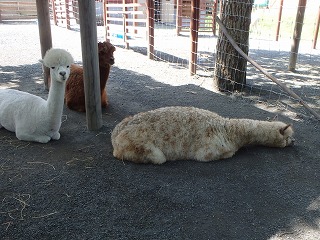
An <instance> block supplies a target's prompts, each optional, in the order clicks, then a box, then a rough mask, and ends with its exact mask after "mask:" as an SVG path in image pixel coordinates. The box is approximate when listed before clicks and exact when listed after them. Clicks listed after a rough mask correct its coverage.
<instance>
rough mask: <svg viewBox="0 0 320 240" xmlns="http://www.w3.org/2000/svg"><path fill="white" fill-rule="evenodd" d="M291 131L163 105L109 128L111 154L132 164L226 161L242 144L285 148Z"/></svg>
mask: <svg viewBox="0 0 320 240" xmlns="http://www.w3.org/2000/svg"><path fill="white" fill-rule="evenodd" d="M292 135H293V130H292V127H291V126H290V125H288V124H285V123H283V122H267V121H258V120H251V119H228V118H223V117H221V116H219V115H218V114H216V113H213V112H210V111H207V110H203V109H198V108H194V107H165V108H160V109H156V110H153V111H148V112H144V113H139V114H136V115H134V116H131V117H127V118H125V119H124V120H123V121H122V122H120V123H119V124H118V125H117V126H116V127H115V128H114V130H113V132H112V134H111V140H112V145H113V155H114V156H115V157H116V158H118V159H121V160H123V159H124V160H130V161H133V162H137V163H155V164H162V163H164V162H166V161H167V160H187V159H193V160H198V161H212V160H217V159H224V158H229V157H231V156H233V155H234V154H235V152H236V151H237V150H238V149H239V148H241V147H242V146H244V145H249V144H253V145H264V146H269V147H281V148H283V147H286V146H289V145H292V144H293V141H294V139H293V137H292Z"/></svg>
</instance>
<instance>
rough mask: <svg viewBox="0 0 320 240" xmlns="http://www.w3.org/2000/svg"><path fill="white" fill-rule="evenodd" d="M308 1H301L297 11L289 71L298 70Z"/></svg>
mask: <svg viewBox="0 0 320 240" xmlns="http://www.w3.org/2000/svg"><path fill="white" fill-rule="evenodd" d="M306 4H307V0H299V5H298V10H297V17H296V24H295V27H294V32H293V40H292V44H291V53H290V59H289V67H288V69H289V71H294V70H295V69H296V64H297V57H298V51H299V44H300V38H301V32H302V25H303V19H304V12H305V10H306Z"/></svg>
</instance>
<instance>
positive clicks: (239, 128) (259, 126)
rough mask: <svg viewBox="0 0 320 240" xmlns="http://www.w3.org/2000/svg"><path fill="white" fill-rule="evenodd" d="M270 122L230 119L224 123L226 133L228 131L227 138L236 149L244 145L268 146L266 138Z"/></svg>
mask: <svg viewBox="0 0 320 240" xmlns="http://www.w3.org/2000/svg"><path fill="white" fill-rule="evenodd" d="M271 124H272V123H271V122H266V121H258V120H251V119H230V120H227V123H226V131H230V132H229V133H228V136H232V139H231V137H230V140H232V141H234V142H235V143H236V144H237V145H238V147H242V146H245V145H249V144H250V145H268V140H270V139H269V138H268V137H265V136H266V135H267V134H268V133H269V132H270V131H271V129H270V125H271Z"/></svg>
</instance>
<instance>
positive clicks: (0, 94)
mask: <svg viewBox="0 0 320 240" xmlns="http://www.w3.org/2000/svg"><path fill="white" fill-rule="evenodd" d="M41 62H42V63H43V64H44V65H45V66H46V67H49V68H50V74H51V78H52V81H51V88H50V91H49V96H48V100H44V99H42V98H41V97H38V96H35V95H32V94H30V93H27V92H22V91H18V90H14V89H0V128H1V127H4V128H6V129H7V130H9V131H12V132H15V133H16V136H17V138H18V139H20V140H24V141H34V142H40V143H47V142H49V141H50V140H51V139H55V140H58V139H59V138H60V133H59V129H60V126H61V117H62V111H63V102H64V93H65V84H66V81H67V79H68V77H69V74H70V65H71V64H72V63H73V58H72V56H71V55H70V53H68V52H67V51H65V50H63V49H50V50H49V51H47V53H46V55H45V57H44V59H43V60H41Z"/></svg>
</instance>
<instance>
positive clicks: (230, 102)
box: [0, 25, 320, 240]
mask: <svg viewBox="0 0 320 240" xmlns="http://www.w3.org/2000/svg"><path fill="white" fill-rule="evenodd" d="M1 27H4V26H1V25H0V33H1ZM6 31H7V30H6ZM11 31H14V28H13V27H11ZM35 31H36V30H35ZM24 41H28V39H27V38H25V39H24ZM6 44H7V45H6V46H7V47H9V48H10V46H11V45H10V44H9V43H6ZM12 44H14V43H12ZM37 44H38V43H37ZM8 45H9V46H8ZM1 48H2V47H1ZM2 49H3V48H2ZM26 50H27V51H29V49H26ZM12 51H14V50H12ZM12 51H11V53H12ZM21 51H22V52H21V55H22V56H23V54H24V52H23V50H21ZM8 52H9V53H6V54H7V55H3V53H2V56H1V58H2V60H1V64H0V87H12V88H16V89H20V90H24V91H28V92H31V93H34V94H37V95H39V96H43V97H44V98H45V97H46V96H47V92H46V91H45V90H44V89H43V84H42V82H41V78H42V71H41V66H40V64H39V63H36V62H35V61H30V63H24V62H23V63H21V64H19V63H12V62H11V63H10V64H9V63H8V64H6V59H9V56H10V51H9V50H8ZM37 54H38V53H37ZM117 54H118V56H116V64H115V66H113V68H112V71H111V75H110V79H109V82H108V86H107V88H108V94H109V98H110V107H109V108H108V109H107V110H104V111H103V127H102V128H101V129H100V130H98V131H88V130H87V127H86V116H85V114H84V113H77V112H73V111H71V110H69V109H64V113H63V123H62V126H61V130H60V133H61V139H60V140H58V141H50V142H49V143H47V144H38V143H32V142H23V141H19V140H17V139H16V137H15V135H14V133H11V132H8V131H7V130H5V129H0V200H1V201H0V239H10V240H11V239H227V240H228V239H237V240H239V239H243V240H248V239H272V240H274V239H319V238H320V182H319V179H320V161H319V160H320V142H319V138H320V128H319V123H318V122H316V121H315V120H312V119H309V118H304V119H300V118H294V117H289V116H291V115H290V114H286V113H285V112H274V111H271V110H268V109H262V108H260V107H258V106H257V105H255V104H252V103H251V102H248V101H245V100H242V99H238V98H230V97H228V96H224V95H221V94H218V93H216V92H214V91H209V90H207V89H206V88H203V87H202V86H200V85H199V84H198V83H197V82H196V81H197V80H192V81H193V82H188V83H186V84H166V83H162V82H160V81H158V80H157V77H153V75H152V73H153V70H154V68H157V67H158V68H159V66H161V67H163V72H162V76H160V77H162V78H169V77H174V78H175V77H176V75H177V76H178V75H179V74H178V71H179V70H178V69H172V67H171V66H169V65H168V64H167V63H154V62H151V63H150V61H148V60H145V59H144V58H145V57H144V56H140V58H139V57H138V56H139V54H138V53H134V52H132V51H128V50H124V49H117ZM124 56H126V57H127V59H125V57H124ZM117 57H118V58H117ZM4 58H6V59H4ZM128 59H131V60H128ZM140 59H141V60H140ZM134 61H141V64H142V66H141V67H140V68H138V67H132V64H133V62H134ZM147 64H148V65H147ZM170 71H171V72H170ZM180 79H181V75H180ZM182 79H183V80H185V79H184V77H183V76H182ZM17 80H20V81H17ZM173 82H174V81H173ZM173 105H181V106H195V107H200V108H204V109H208V110H211V111H215V112H217V113H219V114H220V115H222V116H228V117H236V118H252V119H259V120H266V119H270V118H273V117H274V116H275V115H278V119H279V120H281V121H284V122H288V123H292V124H293V126H294V129H295V138H296V144H295V146H293V147H287V148H284V149H277V148H266V147H254V146H250V147H245V148H243V149H241V150H240V151H239V152H238V153H237V154H236V155H235V156H234V157H232V158H230V159H227V160H222V161H215V162H209V163H200V162H196V161H176V162H167V163H165V164H163V165H160V166H156V165H151V164H146V165H139V164H134V163H131V162H125V161H119V160H116V159H115V158H114V157H113V156H112V145H111V141H110V133H111V131H112V129H113V128H114V126H115V125H116V124H117V123H118V122H119V121H121V120H122V119H123V118H124V117H126V116H128V115H131V114H135V113H138V112H141V111H146V110H151V109H154V108H158V107H163V106H173Z"/></svg>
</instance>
